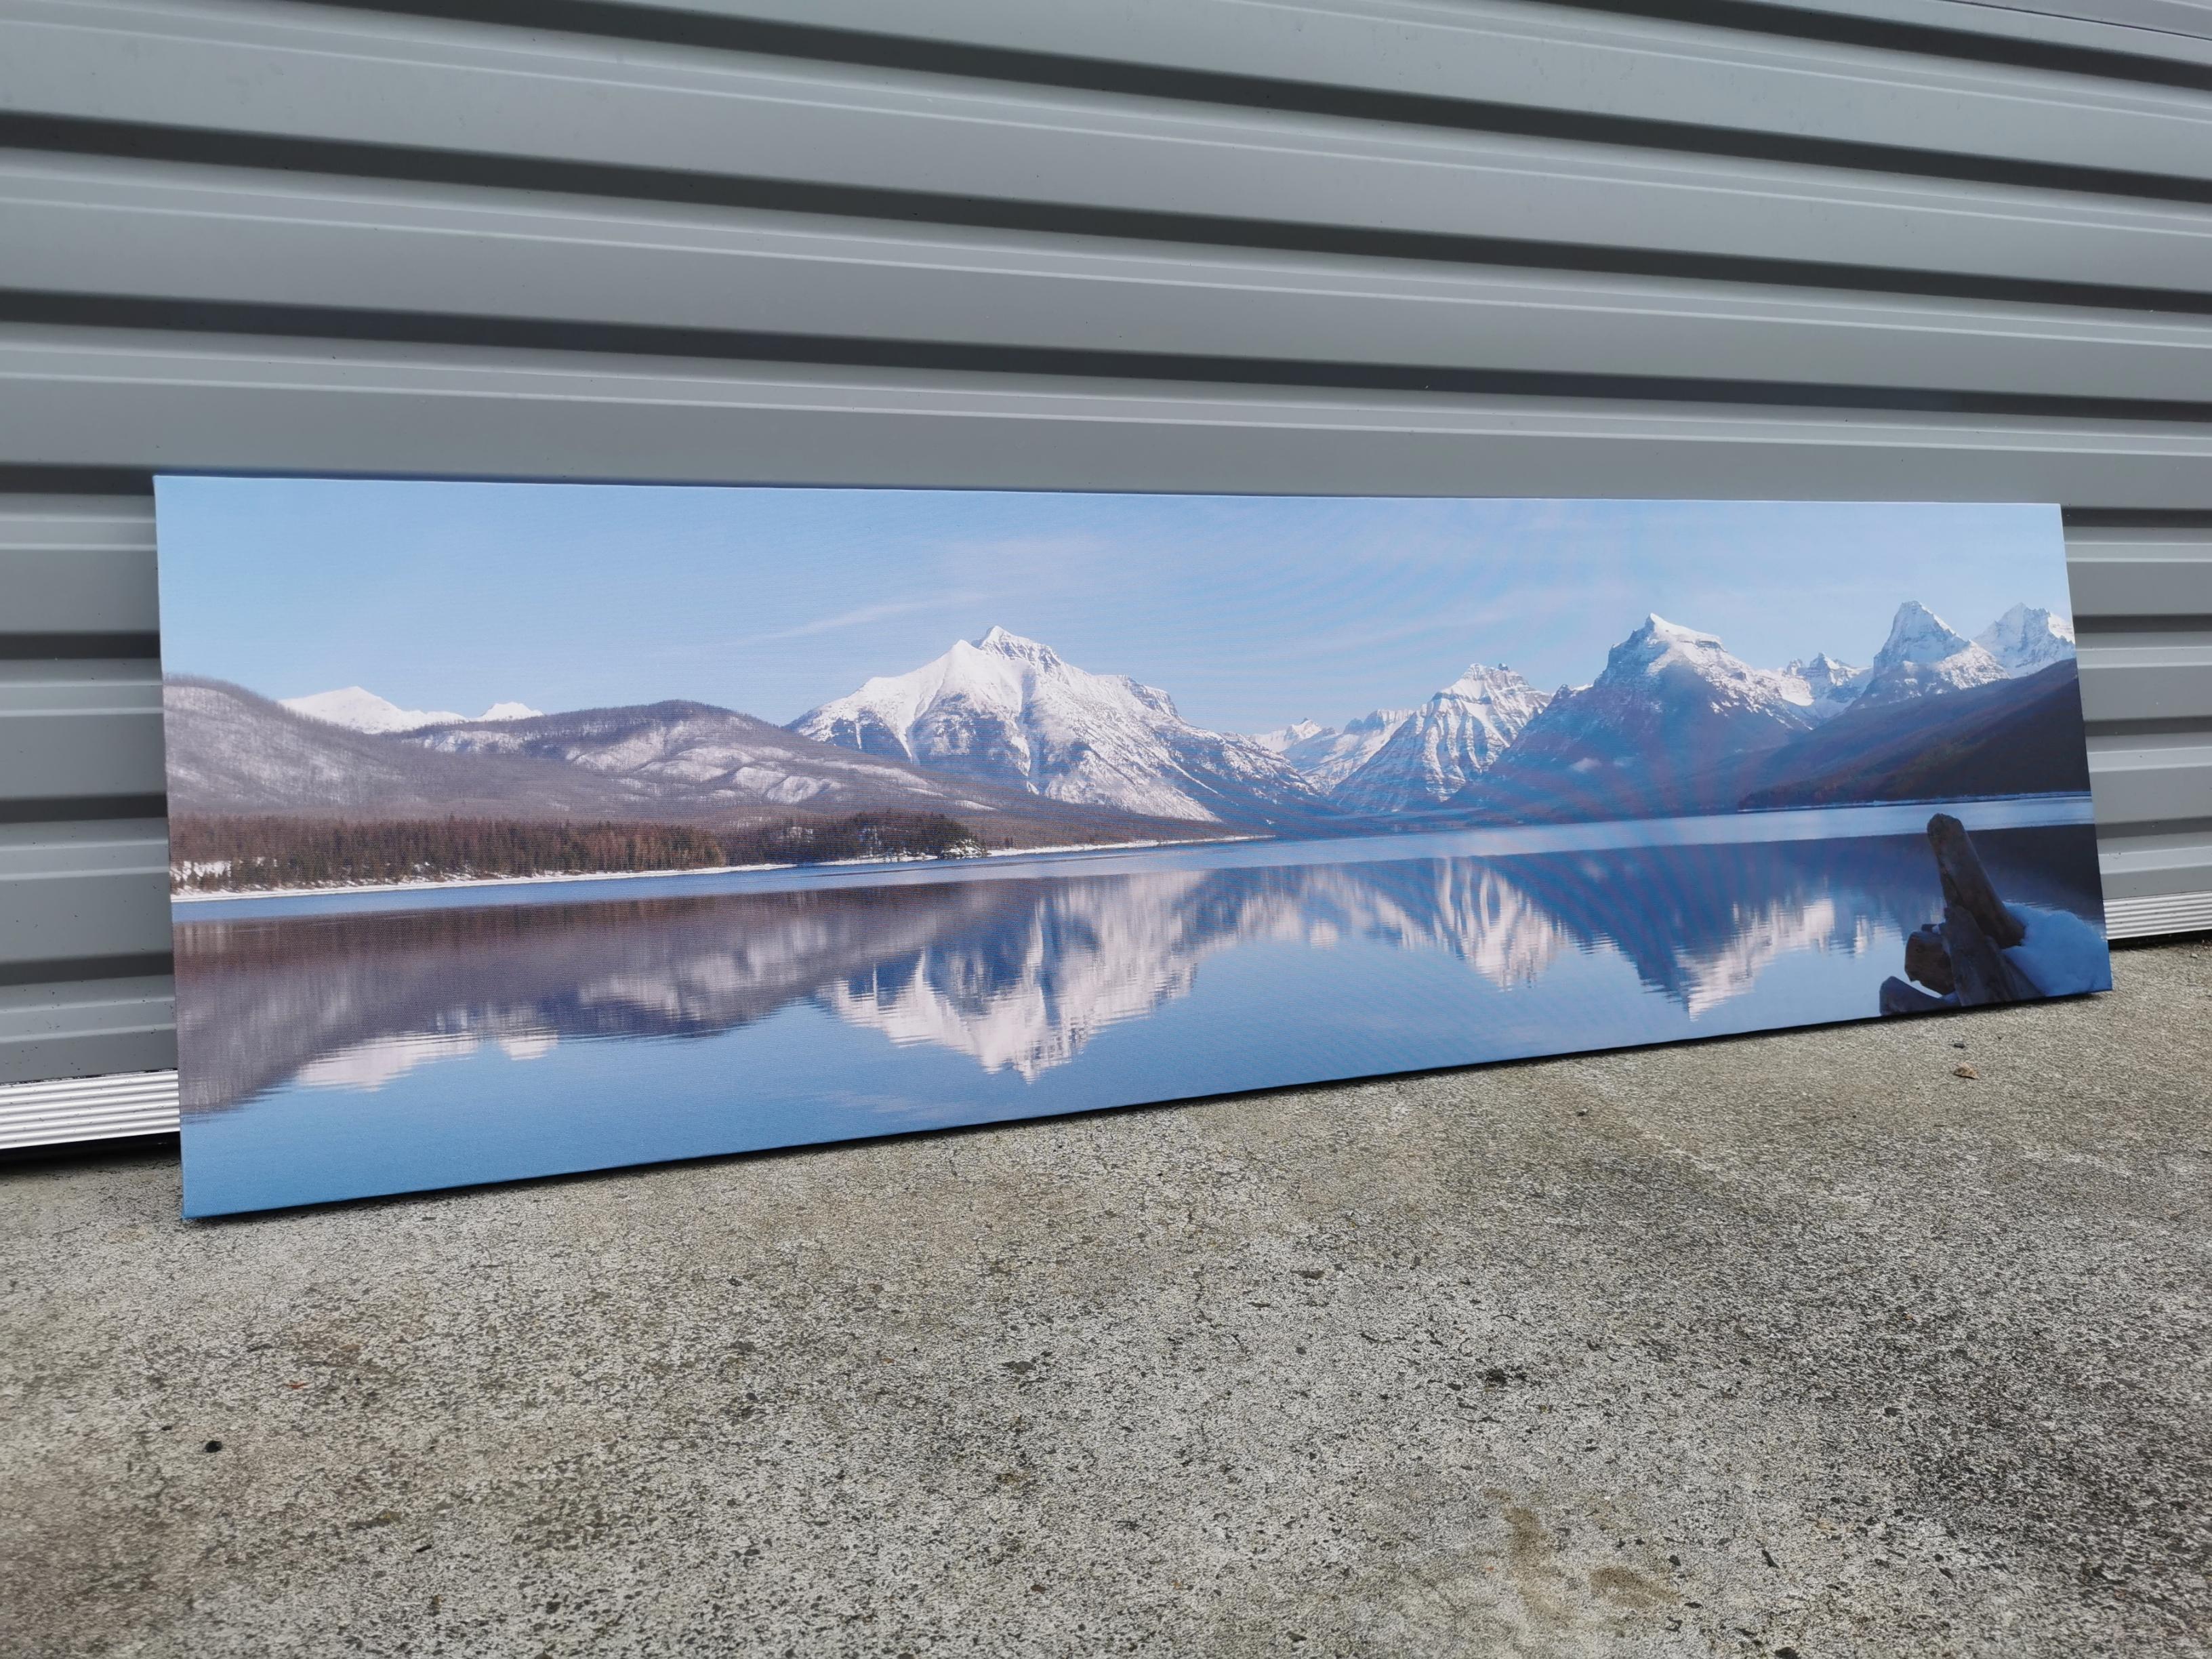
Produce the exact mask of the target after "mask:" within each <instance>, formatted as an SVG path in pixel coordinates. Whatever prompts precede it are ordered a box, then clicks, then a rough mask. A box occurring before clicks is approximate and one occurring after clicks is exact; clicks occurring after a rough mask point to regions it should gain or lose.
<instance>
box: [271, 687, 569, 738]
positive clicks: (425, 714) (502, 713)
mask: <svg viewBox="0 0 2212 1659" xmlns="http://www.w3.org/2000/svg"><path fill="white" fill-rule="evenodd" d="M283 706H284V707H285V708H289V709H290V710H291V711H292V712H293V713H294V714H305V715H306V716H307V718H308V719H310V720H325V721H327V722H329V723H330V724H331V725H332V726H344V727H346V728H347V729H348V730H349V731H353V732H412V731H414V730H416V729H417V728H418V727H421V726H439V725H443V724H445V723H446V722H447V721H452V720H468V719H470V718H471V716H469V715H467V714H452V713H449V712H447V711H444V710H441V709H431V708H401V707H400V706H399V705H398V703H395V702H390V701H388V700H387V699H386V698H383V697H380V696H377V695H376V693H374V691H370V690H364V689H363V688H362V687H361V686H358V685H349V686H344V687H342V688H340V689H339V690H336V691H318V692H316V693H315V694H314V695H313V696H307V697H286V698H285V699H284V700H283ZM543 712H544V711H543V710H542V709H537V708H532V707H531V706H530V705H529V704H528V703H526V702H495V703H494V704H492V706H491V707H490V708H487V709H486V710H484V712H483V714H478V715H476V716H474V718H475V719H477V720H529V719H531V718H532V717H533V716H535V715H537V714H542V713H543Z"/></svg>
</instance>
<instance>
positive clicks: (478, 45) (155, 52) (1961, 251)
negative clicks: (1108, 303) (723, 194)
mask: <svg viewBox="0 0 2212 1659" xmlns="http://www.w3.org/2000/svg"><path fill="white" fill-rule="evenodd" d="M0 111H7V112H15V113H17V114H21V115H32V116H40V117H47V118H76V119H85V120H94V121H104V122H130V123H139V124H158V125H166V126H173V127H178V128H185V129H194V130H199V131H213V132H222V133H233V134H240V133H243V134H252V135H257V136H258V137H262V138H264V139H267V140H270V141H271V148H270V159H271V160H272V161H274V160H276V159H277V157H278V156H279V155H281V141H283V140H287V139H305V140H331V141H341V142H347V143H366V144H392V143H397V142H401V141H403V140H404V143H406V144H408V145H410V146H413V147H416V148H419V149H443V150H451V151H454V152H457V153H467V154H482V155H507V156H520V157H528V158H532V159H533V160H536V161H569V162H576V163H588V164H592V165H596V166H607V167H627V168H638V169H656V170H664V171H671V172H674V173H684V174H688V175H693V176H705V175H714V176H722V177H726V178H730V179H768V180H775V181H781V182H782V183H785V184H787V185H797V186H808V187H813V188H842V189H857V190H866V191H895V192H907V193H911V194H914V195H917V196H932V197H948V198H957V199H958V200H995V201H999V202H1042V203H1048V204H1054V206H1056V207H1058V208H1060V209H1090V210H1097V211H1107V212H1110V211H1116V210H1126V211H1138V212H1145V213H1152V214H1159V215H1175V216H1198V217H1202V218H1208V219H1220V220H1225V221H1261V222H1271V223H1273V224H1277V225H1294V224H1302V225H1309V226H1314V227H1320V228H1332V229H1335V230H1352V231H1358V232H1362V233H1368V234H1382V233H1414V234H1431V235H1444V236H1455V237H1481V238H1488V239H1494V240H1509V241H1516V242H1528V243H1539V244H1558V245H1565V246H1576V245H1580V244H1583V243H1585V242H1589V241H1592V240H1596V241H1599V242H1601V243H1602V244H1603V245H1604V246H1607V247H1608V248H1611V249H1615V250H1620V249H1640V250H1644V251H1646V252H1654V253H1667V254H1672V255H1677V256H1683V255H1687V256H1711V257H1717V258H1749V259H1771V258H1775V257H1777V255H1778V252H1785V251H1786V252H1787V254H1788V256H1789V257H1790V258H1796V259H1799V260H1808V261H1819V262H1826V263H1829V264H1835V265H1838V266H1848V267H1859V268H1863V269H1870V270H1911V271H1918V272H1934V273H1942V274H1948V275H1950V276H1978V277H1984V278H1990V279H1993V280H2001V281H2002V282H2004V283H2011V284H2017V283H2023V282H2027V283H2071V284H2096V285H2100V286H2103V287H2107V288H2112V289H2149V290H2159V291H2166V292H2172V293H2177V294H2187V295H2197V296H2203V295H2206V294H2208V293H2212V210H2208V209H2207V208H2205V207H2202V206H2196V205H2187V204H2178V203H2177V204H2123V203H2120V202H2117V201H2106V200H2100V199H2098V198H2093V197H2086V196H2082V195H2079V194H2075V193H2071V192H2068V191H2049V190H2037V189H2028V188H2015V187H2012V186H2007V185H1994V184H1975V185H1967V184H1961V183H1948V182H1943V181H1939V180H1933V179H1921V180H1912V179H1891V178H1885V177H1882V176H1880V175H1875V174H1870V173H1857V172H1850V171H1845V170H1843V169H1838V168H1833V167H1808V166H1795V165H1791V164H1789V163H1785V162H1767V161H1752V160H1740V159H1729V158H1723V157H1716V156H1698V155H1667V154H1664V153H1662V152H1656V151H1651V152H1639V151H1634V150H1630V149H1623V148H1620V147H1618V146H1611V145H1604V144H1577V143H1571V142H1565V141H1549V140H1541V139H1533V138H1519V137H1501V136H1497V135H1491V134H1482V133H1469V132H1459V131H1447V130H1443V129H1437V128H1429V129H1410V128H1405V127H1401V126H1397V125H1391V124H1387V123H1380V122H1372V121H1358V120H1351V119H1343V118H1328V117H1322V116H1317V115H1291V114H1270V113H1268V112H1263V111H1259V110H1255V109H1243V108H1228V107H1220V106H1212V107H1209V106H1196V105H1182V104H1177V103H1175V102H1173V101H1170V100H1159V99H1147V98H1134V97H1126V96H1116V95H1113V94H1105V93H1078V92H1074V91H1069V90H1061V89H1051V90H1047V89H1038V88H1029V89H1024V90H1020V91H1015V90H1012V89H1009V88H1006V87H1004V86H1001V85H999V84H996V83H992V82H971V81H967V80H962V79H958V78H955V77H947V76H927V75H915V74H901V73H898V72H896V71H894V70H880V69H868V68H861V67H852V66H845V67H839V68H836V69H835V70H832V69H829V68H827V67H819V66H804V67H802V66H799V65H796V64H793V63H791V62H789V61H787V60H776V59H772V58H761V57H754V56H748V55H745V54H740V53H706V52H696V51H685V50H682V49H678V48H675V47H669V46H646V45H635V44H629V43H610V42H608V41H605V40H599V39H595V38H592V37H588V36H557V35H552V34H533V35H530V36H526V37H525V36H522V35H521V34H520V32H518V31H512V30H501V29H497V28H491V27H484V26H482V25H471V24H461V23H453V22H447V21H440V20H434V19H428V18H411V17H410V18H399V17H391V16H380V15H374V14H367V13H362V14H350V15H349V14H343V13H334V12H331V13H326V12H323V11H321V10H320V9H308V8H301V7H291V6H286V5H283V4H281V3H276V0H267V3H260V4H254V3H250V0H236V3H229V4H224V3H220V0H178V3H175V4H171V5H160V4H143V5H129V4H123V3H100V0H69V3H60V0H4V3H0Z"/></svg>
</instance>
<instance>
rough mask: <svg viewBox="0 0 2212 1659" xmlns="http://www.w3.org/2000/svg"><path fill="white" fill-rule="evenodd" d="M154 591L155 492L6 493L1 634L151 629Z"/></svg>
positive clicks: (0, 528) (1, 528) (0, 531)
mask: <svg viewBox="0 0 2212 1659" xmlns="http://www.w3.org/2000/svg"><path fill="white" fill-rule="evenodd" d="M6 234H7V232H6V230H5V229H4V228H0V237H4V236H5V235H6ZM155 599H156V595H155V581H154V503H153V501H152V500H151V498H145V497H142V498H131V497H127V496H126V497H123V498H120V499H118V498H116V497H112V496H99V495H0V634H12V635H63V636H67V637H71V638H74V637H79V636H85V635H94V636H97V635H117V634H144V635H152V634H153V633H154V632H155V629H158V628H159V627H160V625H161V623H160V618H159V617H158V615H157V614H156V613H157V611H158V610H159V606H158V605H157V604H156V603H155Z"/></svg>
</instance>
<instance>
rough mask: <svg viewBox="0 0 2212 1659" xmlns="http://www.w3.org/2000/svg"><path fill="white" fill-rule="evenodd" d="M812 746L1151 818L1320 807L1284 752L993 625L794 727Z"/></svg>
mask: <svg viewBox="0 0 2212 1659" xmlns="http://www.w3.org/2000/svg"><path fill="white" fill-rule="evenodd" d="M788 729H789V730H791V731H793V732H798V733H799V735H800V736H802V737H805V738H813V739H815V740H816V741H817V742H821V743H827V744H836V745H838V746H839V747H842V748H845V749H856V750H860V751H861V752H862V753H864V754H870V755H881V756H885V757H895V758H896V759H898V760H902V761H908V762H911V763H915V764H916V765H919V766H923V767H927V768H928V769H931V770H932V771H935V772H939V773H945V774H950V775H954V776H958V777H964V778H973V779H976V780H979V781H983V782H987V783H992V784H996V785H999V786H1000V787H1010V788H1015V789H1024V790H1027V791H1029V792H1030V793H1035V794H1038V795H1042V796H1045V797H1047V798H1048V799H1054V800H1060V801H1069V802H1083V803H1086V804H1093V805H1104V806H1113V807H1118V808H1121V809H1122V810H1124V811H1132V812H1143V813H1149V814H1152V815H1153V816H1155V817H1170V818H1192V819H1199V820H1201V821H1212V822H1216V823H1219V822H1245V823H1274V822H1279V821H1280V820H1281V818H1282V817H1283V816H1284V815H1285V813H1286V812H1287V813H1289V814H1291V815H1293V816H1297V815H1304V814H1308V813H1312V812H1316V811H1321V810H1322V802H1321V799H1320V797H1319V796H1318V795H1317V794H1316V793H1315V791H1314V790H1313V788H1312V787H1311V786H1310V785H1309V784H1308V783H1307V782H1306V781H1305V780H1304V778H1302V777H1300V776H1299V775H1298V774H1297V770H1296V769H1294V768H1293V767H1292V766H1291V764H1290V763H1288V762H1286V761H1285V760H1284V759H1283V758H1282V757H1281V756H1279V755H1277V754H1273V753H1271V752H1270V751H1269V750H1267V749H1265V748H1263V747H1262V746H1261V744H1257V743H1255V742H1254V741H1253V740H1252V739H1251V738H1245V737H1237V736H1234V735H1231V734H1230V733H1227V732H1208V731H1206V730H1203V729H1202V728H1200V727H1199V726H1193V725H1191V724H1190V723H1189V722H1188V720H1184V719H1183V718H1182V716H1181V715H1180V714H1177V713H1176V706H1175V703H1174V701H1173V700H1172V699H1171V698H1170V697H1169V696H1168V694H1167V693H1166V692H1164V691H1162V690H1159V689H1158V688H1157V687H1155V686H1149V685H1144V684H1139V683H1138V682H1137V681H1135V680H1133V679H1130V678H1127V676H1125V675H1121V674H1094V673H1091V672H1089V671H1086V670H1084V669H1081V668H1078V667H1076V666H1074V665H1073V664H1071V663H1068V662H1065V661H1063V660H1061V659H1060V656H1059V655H1058V653H1055V652H1054V651H1053V649H1052V648H1051V647H1049V646H1046V645H1042V644H1040V643H1038V642H1037V641H1035V640H1030V639H1024V638H1023V637H1022V636H1021V635H1018V634H1012V633H1009V632H1007V631H1006V629H1003V628H994V629H991V631H990V632H989V633H987V634H986V635H983V637H982V638H981V639H979V640H974V641H969V640H960V641H956V642H955V643H954V644H953V647H952V648H951V650H949V651H947V652H946V653H945V654H944V655H943V656H941V657H939V658H938V659H935V660H934V661H933V662H928V663H925V664H924V665H922V666H921V667H920V668H917V669H915V671H913V672H911V673H908V674H896V675H890V676H886V677H884V678H877V679H872V680H870V681H868V682H867V684H865V685H863V686H862V687H861V688H860V690H858V691H855V692H854V693H853V694H852V695H851V696H845V697H840V698H838V699H837V700H836V701H835V702H827V703H824V704H823V705H822V707H820V708H816V709H813V710H811V711H810V712H809V713H807V714H802V715H800V716H799V719H797V720H793V722H792V723H791V725H790V726H789V728H788Z"/></svg>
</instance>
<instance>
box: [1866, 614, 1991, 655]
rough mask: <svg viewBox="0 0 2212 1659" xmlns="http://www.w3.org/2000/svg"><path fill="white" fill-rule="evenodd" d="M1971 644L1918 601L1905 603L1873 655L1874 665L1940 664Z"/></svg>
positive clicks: (1970, 641) (1964, 636)
mask: <svg viewBox="0 0 2212 1659" xmlns="http://www.w3.org/2000/svg"><path fill="white" fill-rule="evenodd" d="M1972 643H1973V641H1972V640H1970V639H1968V638H1967V637H1966V635H1964V634H1961V633H1960V632H1959V630H1958V629H1955V628H1954V627H1952V626H1951V624H1950V623H1947V622H1945V621H1944V620H1943V619H1942V617H1939V616H1937V615H1936V613H1935V612H1934V611H1930V610H1929V608H1928V607H1927V606H1926V605H1923V604H1921V603H1920V601H1919V600H1917V599H1907V600H1905V603H1904V604H1903V605H1899V606H1898V607H1897V615H1896V617H1894V618H1893V619H1892V621H1891V623H1890V624H1889V637H1888V638H1887V640H1885V641H1882V647H1881V650H1879V651H1877V652H1876V653H1875V659H1874V665H1875V668H1876V669H1883V668H1887V667H1889V666H1891V665H1893V664H1895V663H1900V662H1941V661H1942V660H1943V659H1945V658H1946V657H1955V656H1956V655H1958V654H1959V653H1960V652H1961V651H1964V650H1966V647H1969V646H1971V645H1972Z"/></svg>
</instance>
